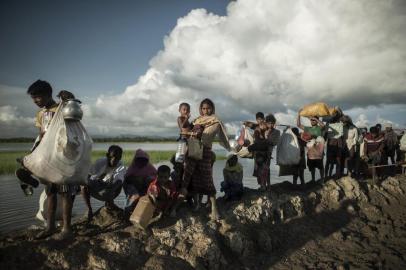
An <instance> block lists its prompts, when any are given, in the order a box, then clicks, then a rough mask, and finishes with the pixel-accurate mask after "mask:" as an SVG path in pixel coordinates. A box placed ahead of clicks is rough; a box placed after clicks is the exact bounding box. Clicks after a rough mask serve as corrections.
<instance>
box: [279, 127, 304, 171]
mask: <svg viewBox="0 0 406 270" xmlns="http://www.w3.org/2000/svg"><path fill="white" fill-rule="evenodd" d="M299 162H300V147H299V141H298V139H297V137H296V135H295V134H294V133H293V131H292V130H291V129H290V128H288V129H285V130H284V131H283V134H282V136H281V137H280V139H279V143H278V148H277V151H276V163H277V164H278V165H296V164H299Z"/></svg>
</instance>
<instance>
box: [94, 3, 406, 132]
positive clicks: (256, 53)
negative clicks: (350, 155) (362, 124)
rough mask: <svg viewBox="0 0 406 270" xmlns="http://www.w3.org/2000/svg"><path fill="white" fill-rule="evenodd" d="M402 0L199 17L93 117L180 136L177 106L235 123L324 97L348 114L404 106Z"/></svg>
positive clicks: (235, 6)
mask: <svg viewBox="0 0 406 270" xmlns="http://www.w3.org/2000/svg"><path fill="white" fill-rule="evenodd" d="M399 3H400V2H399V1H398V2H396V1H381V0H372V1H371V0H361V1H333V0H331V1H286V0H283V1H282V0H280V1H270V0H263V1H260V0H240V1H237V2H232V3H230V5H229V7H228V14H227V16H223V17H221V16H217V15H214V14H211V13H207V12H206V11H205V10H204V9H197V10H193V11H191V12H190V13H189V14H188V15H187V16H185V17H183V18H180V19H179V20H178V22H177V25H176V27H175V28H174V29H173V30H172V32H171V33H170V34H169V35H168V36H167V37H165V39H164V45H165V46H164V49H163V50H162V51H160V52H158V53H157V55H156V56H155V57H154V58H153V59H152V60H151V61H150V68H149V70H148V71H147V72H146V74H145V75H144V76H142V77H140V78H139V80H138V82H137V83H136V84H135V85H132V86H129V87H128V88H127V89H126V91H125V92H124V93H122V94H119V95H116V96H109V97H107V96H101V97H99V99H98V101H97V103H96V105H95V106H92V107H91V108H90V110H91V111H92V117H96V118H97V117H99V118H100V119H111V120H113V121H114V123H115V124H117V126H116V127H115V128H113V129H115V130H116V131H119V130H121V131H126V130H127V131H128V133H130V132H135V133H147V132H153V131H155V132H164V131H165V130H170V131H172V132H174V131H175V130H176V128H175V119H176V116H177V105H178V104H179V103H180V102H182V101H186V102H189V103H191V105H192V108H193V113H194V116H196V115H197V106H198V104H199V101H200V100H202V99H203V98H205V97H210V98H211V99H212V100H213V101H214V102H215V104H216V106H217V113H218V114H219V115H220V117H221V118H222V119H223V120H224V121H226V122H230V123H232V122H235V121H240V120H243V119H248V118H252V116H253V114H255V112H257V111H264V112H266V113H267V112H271V111H272V112H274V113H276V112H278V114H277V115H278V117H279V118H281V121H282V122H285V121H286V122H289V123H291V124H294V122H295V117H292V116H291V115H292V112H293V111H296V110H297V109H298V108H299V107H301V106H302V105H304V104H306V103H310V102H313V101H318V100H323V101H325V102H327V103H329V104H333V105H341V106H342V107H343V108H344V109H350V108H356V107H365V106H367V105H379V104H405V103H406V95H405V94H404V93H405V85H406V76H405V75H406V62H405V61H404V59H405V58H406V51H405V50H404V48H406V37H405V35H404V33H403V30H404V29H406V16H405V12H404V10H405V9H404V6H399V5H398V4H399Z"/></svg>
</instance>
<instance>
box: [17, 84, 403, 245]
mask: <svg viewBox="0 0 406 270" xmlns="http://www.w3.org/2000/svg"><path fill="white" fill-rule="evenodd" d="M27 93H28V94H29V95H30V96H31V98H32V100H33V102H34V103H35V104H36V105H37V106H38V107H40V108H41V110H40V111H39V112H38V114H37V116H36V123H35V125H36V126H37V127H38V128H39V132H40V133H39V137H38V139H37V141H36V144H35V145H34V147H33V149H32V151H34V149H35V147H36V146H37V145H38V144H40V143H41V138H42V137H43V136H44V134H45V132H46V131H47V127H48V126H49V123H50V121H51V119H52V117H53V115H54V114H55V111H56V109H57V107H58V103H57V102H56V101H55V100H54V99H53V98H52V87H51V86H50V84H49V83H48V82H46V81H41V80H38V81H36V82H34V83H33V84H32V85H31V86H30V87H29V88H28V91H27ZM59 97H60V98H61V102H63V101H64V100H69V99H72V98H74V95H73V94H72V93H70V92H68V91H61V92H60V94H59ZM179 113H180V115H179V117H178V119H177V123H178V127H179V133H180V136H179V139H178V141H179V143H180V144H182V143H183V144H186V145H187V147H188V150H187V151H184V150H185V149H184V148H182V147H180V148H179V149H183V150H182V151H184V152H180V153H177V154H176V156H175V155H174V156H173V157H172V159H171V163H172V165H173V168H172V169H171V168H170V167H169V166H167V165H161V166H159V167H158V168H155V166H154V165H153V164H151V162H150V158H149V155H148V153H146V152H145V151H143V150H142V149H138V150H137V151H136V152H135V155H134V158H133V160H132V162H131V164H130V165H129V166H128V168H126V166H125V165H124V164H123V162H122V160H121V159H122V155H123V149H122V148H121V147H120V146H118V145H111V146H110V147H109V148H108V149H107V152H106V155H105V157H103V158H101V159H98V160H97V161H95V162H94V164H92V166H91V168H90V170H89V173H88V175H89V176H88V179H87V183H86V184H85V185H78V184H62V185H58V184H54V183H45V191H46V194H47V196H48V203H47V206H46V208H47V210H48V211H47V214H46V217H45V219H46V229H45V230H44V231H42V232H41V233H39V234H38V235H37V236H36V238H38V239H41V238H46V237H49V236H51V235H53V234H54V233H55V232H56V227H55V212H56V206H57V197H58V196H59V197H60V198H61V199H62V202H63V203H62V218H63V226H62V231H61V233H59V234H58V236H57V238H59V239H66V238H69V237H72V236H73V233H72V229H71V215H72V205H73V199H74V196H75V195H76V194H78V193H79V192H81V193H82V195H83V199H84V201H85V203H86V206H87V208H88V210H87V214H86V217H87V220H88V222H91V220H92V219H93V209H92V205H91V200H90V198H91V197H93V198H95V199H97V200H100V201H103V202H105V206H106V207H107V208H108V209H113V208H115V209H119V207H118V206H116V205H115V203H114V199H115V198H117V196H118V195H119V194H120V193H121V191H122V190H123V191H124V194H125V196H126V205H125V207H124V209H122V210H123V211H124V217H125V218H126V219H129V218H130V216H131V214H132V213H133V211H134V209H135V207H136V206H137V204H138V202H139V201H140V199H141V198H142V197H144V196H148V198H150V200H151V202H152V203H153V204H154V205H155V207H156V211H157V212H160V213H167V214H168V215H169V216H172V217H175V216H176V215H177V209H178V206H179V205H180V204H181V203H182V202H184V201H188V202H189V203H190V204H191V205H192V207H193V211H200V209H201V204H202V200H203V196H205V195H206V196H207V204H208V205H210V207H211V211H210V218H211V219H212V220H218V219H219V218H220V214H219V212H218V209H217V205H216V188H215V186H214V181H213V164H214V162H215V161H216V155H215V153H214V152H213V150H212V145H213V141H214V139H215V138H218V141H219V143H220V145H221V146H222V147H224V148H225V149H226V150H227V151H229V152H231V153H230V154H229V155H228V156H227V160H226V163H225V167H224V169H223V176H224V181H223V182H221V190H220V191H221V192H224V194H225V195H224V199H225V200H238V199H240V198H241V196H243V192H244V187H243V166H242V165H241V163H240V162H239V155H238V151H234V152H232V151H231V150H232V149H231V147H230V143H229V139H228V136H227V133H226V129H225V126H224V125H223V123H222V121H221V120H220V119H219V118H218V116H217V115H216V114H215V104H214V103H213V101H212V100H210V99H207V98H206V99H204V100H202V101H201V103H200V105H199V116H198V117H197V118H196V119H194V120H193V121H190V105H189V104H188V103H181V104H180V105H179ZM309 119H310V126H305V125H303V124H302V121H301V116H300V112H299V114H298V117H297V127H288V128H291V130H292V132H293V134H294V136H296V138H297V141H298V145H299V148H300V158H299V159H298V160H299V161H298V162H297V164H290V165H289V166H281V170H282V169H283V170H285V171H287V172H288V173H287V175H292V176H293V183H294V184H297V180H298V179H299V180H300V183H301V185H302V186H303V185H304V184H305V179H304V170H305V169H306V167H308V168H309V170H310V172H311V178H312V179H311V180H312V181H316V169H317V170H318V172H319V175H320V179H321V182H324V181H325V180H327V179H330V178H340V177H341V176H342V175H344V173H346V174H348V175H349V176H352V177H355V178H361V177H367V176H368V170H369V168H377V169H378V170H377V171H378V174H379V175H380V176H381V177H384V176H385V175H387V174H388V172H392V171H394V170H392V169H391V170H385V168H389V165H395V164H399V163H404V162H405V151H403V150H402V149H401V147H400V145H401V143H400V141H401V140H400V138H401V137H402V136H404V135H403V134H396V133H395V132H394V130H393V129H392V127H391V125H390V124H385V125H384V127H385V129H384V130H381V125H379V124H378V125H376V126H373V127H371V128H370V129H369V132H368V131H367V130H366V129H364V128H360V127H356V126H355V125H354V124H353V122H352V121H351V118H350V117H349V116H347V115H343V113H342V112H341V111H340V110H338V112H337V113H336V114H335V115H333V117H331V118H330V119H328V121H321V120H320V119H319V118H318V117H317V116H310V117H309ZM323 120H324V119H323ZM243 124H244V126H245V127H246V128H250V129H252V130H253V141H252V142H248V141H244V140H242V141H240V142H239V145H240V147H246V148H247V149H248V151H249V152H250V153H251V154H252V155H251V157H253V159H254V164H255V166H254V172H253V175H254V176H255V177H256V178H257V181H258V185H259V189H260V190H261V191H266V190H270V188H271V181H270V179H271V178H270V177H271V176H270V165H271V160H272V158H273V157H272V153H273V150H274V148H275V147H277V146H278V142H279V138H280V136H281V132H280V131H279V130H278V129H277V125H276V119H275V117H274V115H272V114H268V115H266V116H265V115H264V113H262V112H258V113H257V114H256V122H249V121H246V122H243ZM402 141H403V139H402ZM234 150H235V149H234ZM325 155H326V161H325V162H324V156H325ZM388 159H390V162H391V164H388ZM20 162H21V161H20ZM21 165H22V166H21V168H19V169H18V170H17V171H16V176H17V177H18V179H20V181H21V183H22V188H23V189H24V190H26V189H27V188H28V187H29V188H32V187H37V186H38V184H39V182H38V180H37V179H36V177H35V176H34V175H33V174H32V173H31V172H30V171H29V170H28V169H27V168H25V167H24V164H23V162H21ZM334 168H335V175H333V170H334ZM379 169H382V170H379Z"/></svg>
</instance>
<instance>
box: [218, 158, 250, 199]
mask: <svg viewBox="0 0 406 270" xmlns="http://www.w3.org/2000/svg"><path fill="white" fill-rule="evenodd" d="M223 176H224V181H222V182H221V183H220V186H221V189H220V191H222V192H224V193H225V195H224V199H225V200H234V199H236V200H239V199H240V198H241V196H242V194H243V192H244V187H243V183H242V179H243V167H242V165H241V164H240V163H239V162H238V157H237V155H236V154H230V155H229V156H228V158H227V161H226V166H225V168H224V169H223Z"/></svg>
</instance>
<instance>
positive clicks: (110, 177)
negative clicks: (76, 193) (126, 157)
mask: <svg viewBox="0 0 406 270" xmlns="http://www.w3.org/2000/svg"><path fill="white" fill-rule="evenodd" d="M122 155H123V149H122V148H121V147H120V146H118V145H111V146H110V147H109V149H108V150H107V153H106V157H104V158H101V159H98V160H96V162H95V163H94V164H93V165H92V167H91V168H90V171H89V178H88V184H87V186H84V187H82V194H83V198H84V200H85V202H86V205H87V208H88V214H87V218H88V221H91V220H92V218H93V210H92V206H91V204H90V196H92V197H93V198H95V199H97V200H100V201H104V202H105V206H106V207H109V208H112V207H117V206H116V205H115V204H114V199H115V198H116V197H117V196H118V195H119V194H120V191H121V187H122V184H123V182H124V175H125V173H126V171H127V169H126V167H125V166H124V165H123V163H122V161H121V157H122Z"/></svg>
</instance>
